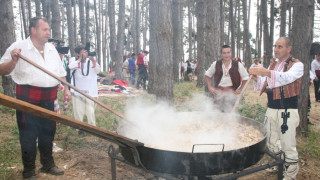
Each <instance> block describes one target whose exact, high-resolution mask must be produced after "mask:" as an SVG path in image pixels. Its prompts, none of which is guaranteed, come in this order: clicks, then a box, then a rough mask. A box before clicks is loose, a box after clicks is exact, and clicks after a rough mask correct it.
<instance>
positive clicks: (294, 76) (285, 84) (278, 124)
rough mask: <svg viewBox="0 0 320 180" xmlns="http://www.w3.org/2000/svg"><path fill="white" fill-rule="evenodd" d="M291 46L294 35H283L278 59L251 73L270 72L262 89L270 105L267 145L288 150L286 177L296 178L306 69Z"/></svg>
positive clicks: (277, 45)
mask: <svg viewBox="0 0 320 180" xmlns="http://www.w3.org/2000/svg"><path fill="white" fill-rule="evenodd" d="M291 50H292V45H291V42H290V39H289V38H287V37H280V38H279V39H278V40H277V41H276V43H275V45H274V55H275V57H276V58H277V59H278V61H276V62H275V63H273V64H270V66H269V69H266V68H264V67H260V66H259V67H253V68H251V69H250V70H249V72H250V74H253V75H259V76H267V81H266V82H265V85H264V87H263V88H262V91H261V92H266V93H267V95H268V109H267V112H266V115H265V117H266V118H265V124H266V129H267V147H268V149H269V150H270V151H272V152H274V153H280V152H281V151H282V152H284V155H285V159H284V160H285V164H284V173H283V175H284V179H285V180H287V179H290V180H291V179H296V175H297V174H298V171H299V166H298V152H297V148H296V128H297V127H298V125H299V121H300V118H299V113H298V95H299V94H300V87H301V77H302V76H303V73H304V67H303V66H304V65H303V63H301V62H300V61H299V60H297V59H294V58H292V57H291V55H290V52H291ZM267 86H268V89H267ZM278 141H280V146H279V144H278Z"/></svg>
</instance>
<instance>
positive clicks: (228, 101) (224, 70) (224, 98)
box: [205, 45, 249, 112]
mask: <svg viewBox="0 0 320 180" xmlns="http://www.w3.org/2000/svg"><path fill="white" fill-rule="evenodd" d="M221 55H222V59H221V60H218V61H215V62H213V63H212V64H211V66H210V68H209V69H208V70H207V71H206V73H205V77H206V83H207V85H208V90H209V92H210V93H211V94H212V95H213V96H214V102H215V104H217V105H218V107H219V109H220V110H221V111H223V112H230V111H231V109H232V108H233V105H234V103H235V101H236V94H240V92H241V90H242V88H243V87H244V85H245V84H246V82H247V80H248V79H249V75H248V72H247V71H246V69H245V68H244V66H243V65H242V64H241V63H240V62H238V61H234V60H232V59H231V56H232V55H231V48H230V46H229V45H224V46H222V50H221ZM212 77H213V80H214V86H212V85H211V78H212Z"/></svg>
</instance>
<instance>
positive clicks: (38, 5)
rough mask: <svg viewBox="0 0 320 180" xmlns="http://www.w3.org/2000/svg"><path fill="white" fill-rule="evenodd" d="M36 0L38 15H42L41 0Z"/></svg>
mask: <svg viewBox="0 0 320 180" xmlns="http://www.w3.org/2000/svg"><path fill="white" fill-rule="evenodd" d="M34 2H35V4H36V16H37V17H39V16H41V7H40V0H35V1H34Z"/></svg>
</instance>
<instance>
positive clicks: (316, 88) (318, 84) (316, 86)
mask: <svg viewBox="0 0 320 180" xmlns="http://www.w3.org/2000/svg"><path fill="white" fill-rule="evenodd" d="M317 77H318V79H319V80H318V81H313V84H314V95H315V97H316V101H319V100H320V93H319V87H320V76H317Z"/></svg>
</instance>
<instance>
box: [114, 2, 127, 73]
mask: <svg viewBox="0 0 320 180" xmlns="http://www.w3.org/2000/svg"><path fill="white" fill-rule="evenodd" d="M124 18H125V0H119V15H118V34H117V54H116V68H115V78H116V79H123V78H124V77H123V76H122V64H123V60H122V57H123V47H124V46H123V38H124Z"/></svg>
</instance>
